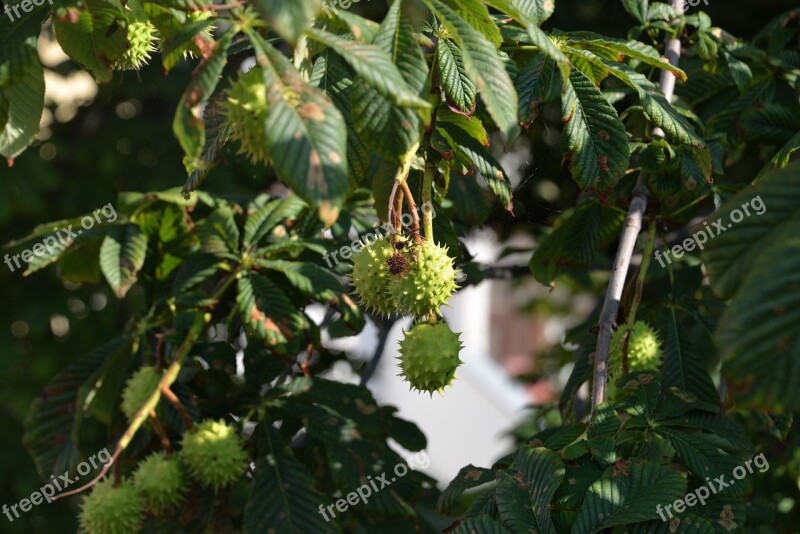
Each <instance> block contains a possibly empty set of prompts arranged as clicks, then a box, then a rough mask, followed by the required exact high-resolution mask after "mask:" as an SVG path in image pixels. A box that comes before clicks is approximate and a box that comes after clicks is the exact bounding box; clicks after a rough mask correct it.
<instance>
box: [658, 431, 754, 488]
mask: <svg viewBox="0 0 800 534" xmlns="http://www.w3.org/2000/svg"><path fill="white" fill-rule="evenodd" d="M656 432H658V433H659V434H661V435H662V436H663V437H665V438H667V439H668V440H670V442H671V443H672V446H673V447H674V448H675V452H676V453H677V454H678V457H679V458H680V459H681V461H682V462H683V465H685V466H686V467H687V468H688V469H689V471H690V472H691V473H692V474H693V475H694V476H696V477H697V479H698V480H700V481H705V480H706V478H708V477H711V478H712V479H716V478H717V477H719V476H720V475H725V482H726V483H727V484H729V487H727V488H722V489H719V493H720V494H722V495H729V496H733V497H741V496H744V495H745V494H746V493H747V486H746V485H745V484H743V483H741V482H736V481H735V479H734V478H733V476H732V475H731V472H732V471H733V470H734V468H736V466H737V465H739V461H738V460H737V459H735V458H734V457H733V456H730V455H728V454H727V453H724V452H722V451H721V450H719V449H718V448H717V447H715V446H714V445H712V444H710V443H709V442H707V441H705V440H704V439H703V438H702V435H701V434H689V433H686V432H682V431H680V430H676V429H674V428H666V427H659V428H658V429H657V430H656ZM715 487H716V486H715ZM715 493H717V492H715Z"/></svg>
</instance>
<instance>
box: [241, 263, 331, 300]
mask: <svg viewBox="0 0 800 534" xmlns="http://www.w3.org/2000/svg"><path fill="white" fill-rule="evenodd" d="M256 264H257V265H258V266H259V267H263V268H265V269H272V270H274V271H280V272H281V273H283V274H284V275H285V276H286V278H287V279H288V280H289V283H290V284H291V285H292V286H294V287H295V288H297V289H298V290H299V291H300V292H301V293H303V294H305V295H308V296H309V297H311V298H313V299H315V300H318V301H320V302H325V301H328V300H332V299H335V298H336V293H341V292H343V291H344V288H343V287H342V283H341V282H339V280H338V279H337V278H336V277H335V276H334V275H333V274H331V273H330V271H327V270H325V269H323V268H322V267H319V266H317V265H314V264H313V263H308V262H296V261H285V260H256Z"/></svg>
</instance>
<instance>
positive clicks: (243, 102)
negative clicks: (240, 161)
mask: <svg viewBox="0 0 800 534" xmlns="http://www.w3.org/2000/svg"><path fill="white" fill-rule="evenodd" d="M222 110H223V114H224V115H225V117H226V118H227V123H228V126H229V128H230V135H231V139H233V140H235V141H238V142H239V152H238V153H239V154H244V155H246V156H247V157H248V159H249V160H250V161H251V162H253V163H267V162H268V161H269V152H267V133H266V131H265V129H264V125H265V124H266V121H267V87H266V86H265V85H264V78H263V77H262V76H261V69H260V68H258V67H254V68H252V69H250V70H249V71H247V72H246V73H244V74H240V75H239V78H238V79H237V80H236V81H234V82H233V83H232V84H231V86H230V88H229V89H228V90H227V91H226V98H225V100H224V101H223V102H222Z"/></svg>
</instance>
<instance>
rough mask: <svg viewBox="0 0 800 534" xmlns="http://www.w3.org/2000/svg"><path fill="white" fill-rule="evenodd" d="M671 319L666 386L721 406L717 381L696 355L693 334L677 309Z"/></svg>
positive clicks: (666, 363)
mask: <svg viewBox="0 0 800 534" xmlns="http://www.w3.org/2000/svg"><path fill="white" fill-rule="evenodd" d="M668 317H669V321H668V325H667V327H666V332H665V334H666V335H665V340H664V341H665V350H664V356H663V361H664V374H663V378H662V381H663V382H662V383H663V384H664V386H665V387H676V388H678V389H679V390H680V391H684V392H687V393H690V394H692V395H694V396H696V397H697V398H698V399H699V400H701V401H703V402H708V403H711V404H717V403H718V402H719V395H718V394H717V390H716V388H715V387H714V382H713V381H712V380H711V376H709V374H708V371H706V370H705V368H704V367H703V364H702V362H701V360H700V358H699V355H698V354H697V353H696V352H695V349H694V346H693V344H692V341H691V339H690V337H689V332H687V331H686V328H685V327H684V326H683V325H682V324H681V322H680V321H679V320H678V316H677V311H676V310H675V308H670V309H669V314H668Z"/></svg>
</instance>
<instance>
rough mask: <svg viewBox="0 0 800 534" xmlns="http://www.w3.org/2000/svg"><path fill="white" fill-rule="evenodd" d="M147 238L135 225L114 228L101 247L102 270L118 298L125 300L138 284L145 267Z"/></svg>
mask: <svg viewBox="0 0 800 534" xmlns="http://www.w3.org/2000/svg"><path fill="white" fill-rule="evenodd" d="M146 254H147V236H146V235H145V234H143V233H142V231H141V230H139V227H138V226H136V225H135V224H126V225H124V226H121V227H117V228H113V229H112V230H111V231H109V234H108V235H107V236H106V238H105V239H104V240H103V245H102V246H101V247H100V269H101V270H102V271H103V275H104V276H105V277H106V280H107V281H108V284H109V285H110V286H111V289H113V290H114V294H115V295H116V296H117V298H120V299H121V298H123V297H124V296H125V295H126V294H127V293H128V290H129V289H130V288H131V286H133V284H134V283H136V275H137V274H138V272H139V270H140V269H141V268H142V266H143V265H144V260H145V256H146Z"/></svg>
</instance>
